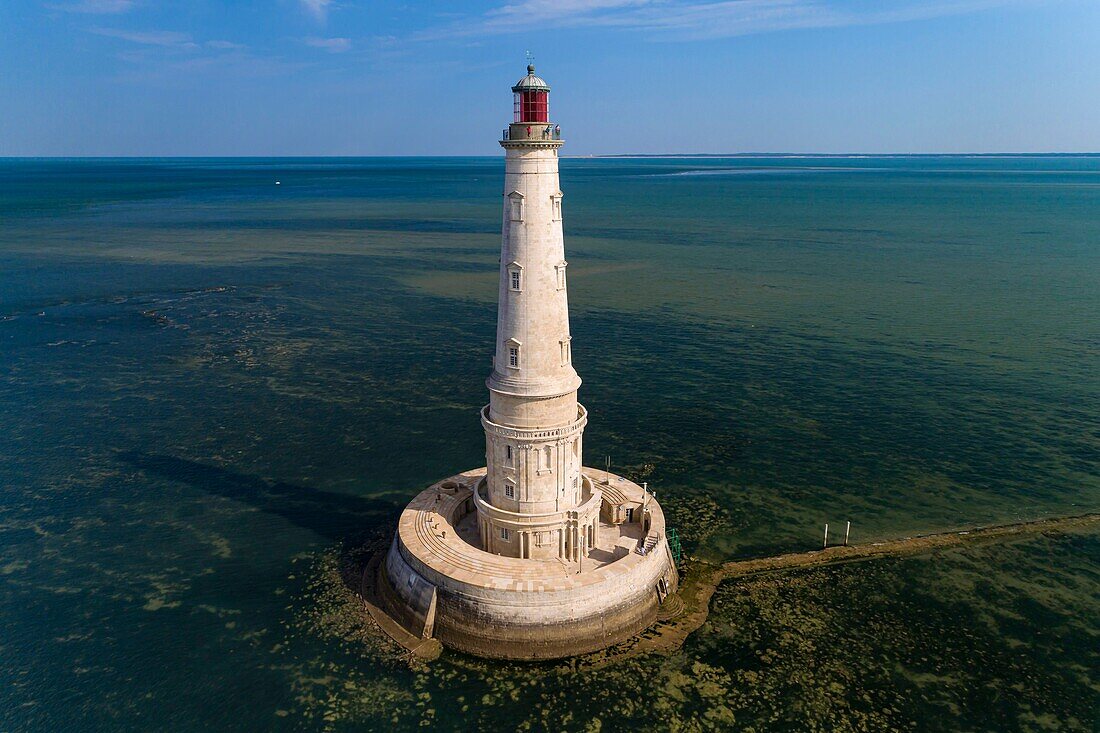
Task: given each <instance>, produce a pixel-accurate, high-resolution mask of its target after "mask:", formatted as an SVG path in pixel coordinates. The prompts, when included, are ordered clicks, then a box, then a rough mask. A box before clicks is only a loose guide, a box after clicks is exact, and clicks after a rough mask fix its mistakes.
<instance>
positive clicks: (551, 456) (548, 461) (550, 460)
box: [544, 446, 554, 471]
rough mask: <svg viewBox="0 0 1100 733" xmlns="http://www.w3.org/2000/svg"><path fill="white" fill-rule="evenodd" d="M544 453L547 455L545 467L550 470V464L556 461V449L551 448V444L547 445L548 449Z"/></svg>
mask: <svg viewBox="0 0 1100 733" xmlns="http://www.w3.org/2000/svg"><path fill="white" fill-rule="evenodd" d="M544 455H545V456H546V463H545V465H544V468H545V469H546V470H547V471H549V470H550V466H551V465H552V464H553V461H554V451H553V449H552V448H550V446H546V450H545V452H544Z"/></svg>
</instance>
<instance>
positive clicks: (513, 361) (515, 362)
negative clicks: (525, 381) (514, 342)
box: [508, 346, 519, 369]
mask: <svg viewBox="0 0 1100 733" xmlns="http://www.w3.org/2000/svg"><path fill="white" fill-rule="evenodd" d="M508 366H510V367H512V368H513V369H519V347H518V346H509V347H508Z"/></svg>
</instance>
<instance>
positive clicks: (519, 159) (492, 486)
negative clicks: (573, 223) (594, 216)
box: [477, 66, 601, 562]
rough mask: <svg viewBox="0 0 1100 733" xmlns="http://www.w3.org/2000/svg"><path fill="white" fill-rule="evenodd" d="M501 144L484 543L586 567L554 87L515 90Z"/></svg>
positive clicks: (596, 505) (590, 520)
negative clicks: (501, 184) (501, 188)
mask: <svg viewBox="0 0 1100 733" xmlns="http://www.w3.org/2000/svg"><path fill="white" fill-rule="evenodd" d="M512 92H513V94H514V110H513V121H512V123H511V124H510V125H509V126H508V128H507V129H506V130H505V134H504V136H503V137H504V139H502V140H501V141H500V144H501V147H503V148H504V151H505V158H504V191H503V195H502V198H503V206H502V210H503V211H502V217H501V247H500V283H499V288H498V293H497V299H498V300H497V303H498V305H497V330H496V344H495V353H494V356H493V370H492V373H491V374H490V375H489V378H488V380H486V385H487V386H488V388H489V404H488V405H486V406H485V408H484V409H483V410H482V415H481V424H482V426H483V427H484V429H485V460H486V466H487V470H488V474H487V482H486V483H487V494H486V497H485V500H484V501H478V503H477V507H478V522H479V527H480V531H481V538H482V546H483V547H484V548H485V549H487V550H488V551H489V552H493V553H495V554H498V555H507V556H510V557H520V558H561V559H563V560H566V561H570V562H579V561H580V558H581V557H582V556H583V554H584V553H585V551H586V549H588V548H591V547H592V546H593V545H594V543H595V534H596V532H597V531H598V521H599V510H600V498H601V497H600V495H599V492H598V490H597V491H595V492H585V491H584V490H583V489H584V486H583V483H582V476H581V467H582V465H583V464H582V462H581V451H582V444H581V436H582V433H583V431H584V426H585V423H586V422H587V415H586V413H585V410H584V407H582V406H581V405H580V404H578V402H577V388H578V387H580V384H581V380H580V377H578V376H577V371H576V369H574V368H573V358H572V348H571V336H570V333H569V298H568V278H567V277H566V268H567V267H568V262H567V261H566V259H565V242H564V237H563V234H562V192H561V186H560V184H559V181H558V149H559V148H561V146H562V141H561V135H560V128H558V127H557V126H555V125H553V124H552V123H551V122H550V117H549V97H550V86H549V85H548V84H547V83H546V82H544V81H543V80H542V79H540V78H539V77H538V76H536V75H535V67H534V66H528V67H527V76H525V77H523V78H522V79H520V80H519V81H518V82H517V83H516V84H515V86H513V87H512Z"/></svg>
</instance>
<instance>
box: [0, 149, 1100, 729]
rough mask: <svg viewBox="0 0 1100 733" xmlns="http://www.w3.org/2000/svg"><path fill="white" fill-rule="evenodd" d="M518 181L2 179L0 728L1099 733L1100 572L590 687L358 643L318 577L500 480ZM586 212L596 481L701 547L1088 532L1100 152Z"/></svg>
mask: <svg viewBox="0 0 1100 733" xmlns="http://www.w3.org/2000/svg"><path fill="white" fill-rule="evenodd" d="M502 174H503V171H502V161H501V160H499V159H480V158H469V159H461V158H444V159H423V158H409V159H399V158H394V159H288V160H283V159H278V160H257V159H183V160H181V159H166V160H145V159H143V160H132V159H125V160H5V161H0V478H2V480H3V484H2V491H0V552H2V554H0V631H2V633H0V655H2V658H3V659H4V664H3V665H2V666H0V690H2V692H0V729H3V730H9V729H10V730H56V729H83V730H88V729H140V730H147V729H150V728H153V729H172V730H199V729H216V730H255V729H257V728H272V727H285V728H287V729H295V730H297V729H303V728H305V729H314V728H318V729H321V728H326V727H327V728H333V729H378V728H396V729H406V728H414V727H417V726H418V725H419V724H420V723H422V722H427V723H430V724H432V725H433V726H435V727H437V728H441V729H445V730H446V729H459V728H463V727H467V726H473V725H480V726H481V727H490V728H495V729H510V728H512V727H516V726H518V725H520V724H523V723H524V722H525V721H526V723H527V724H528V725H529V726H530V727H532V728H534V729H539V728H550V729H556V730H559V729H568V730H573V729H577V730H583V729H585V728H586V727H589V728H591V727H592V726H594V725H595V723H594V721H595V720H596V719H599V721H600V724H601V725H602V726H603V728H604V729H610V730H617V729H624V730H625V729H630V730H639V729H648V728H661V729H664V728H669V727H675V726H677V725H679V726H681V727H683V728H684V729H688V730H691V729H708V727H714V728H729V727H730V726H731V725H734V726H736V725H737V723H736V721H741V723H742V724H743V725H746V726H748V725H754V726H757V729H758V730H761V729H763V730H766V729H785V730H806V729H808V728H810V727H811V725H812V723H811V722H810V721H821V720H831V721H834V722H833V724H831V725H829V726H826V727H827V728H829V729H832V730H842V729H845V726H851V727H853V728H855V727H857V724H859V723H860V721H862V722H863V724H864V725H865V727H867V729H883V727H894V728H896V729H901V730H909V729H912V730H957V729H963V728H965V729H988V730H1033V729H1038V728H1040V727H1041V726H1044V725H1045V726H1055V725H1060V726H1061V727H1062V728H1063V729H1067V730H1074V729H1079V730H1090V729H1095V726H1096V725H1097V723H1096V718H1095V715H1094V713H1093V712H1092V711H1094V710H1095V709H1097V707H1100V706H1098V705H1094V704H1093V703H1095V702H1097V696H1096V692H1095V681H1096V679H1097V669H1098V667H1097V657H1096V652H1095V651H1094V650H1093V649H1091V648H1090V647H1089V645H1090V643H1091V642H1090V640H1091V639H1094V638H1095V635H1096V634H1097V633H1100V627H1098V626H1097V621H1096V619H1097V618H1098V617H1100V607H1098V606H1097V598H1098V597H1100V579H1098V575H1100V570H1098V568H1100V558H1098V557H1097V554H1098V549H1097V544H1096V541H1095V538H1094V537H1086V538H1080V537H1067V538H1043V539H1041V540H1036V541H1034V542H1031V543H1022V544H1019V545H1013V546H1011V547H1006V548H1003V550H1002V551H996V552H994V551H990V552H986V551H984V550H983V551H982V552H977V551H971V552H970V553H969V554H967V553H961V554H956V555H953V556H951V557H950V558H948V559H947V560H944V561H942V562H940V563H939V564H937V563H936V562H932V564H931V565H929V563H928V562H926V561H923V560H922V561H918V560H909V561H898V562H895V563H890V564H886V565H875V566H863V567H861V569H837V570H833V571H829V572H830V573H834V574H836V576H835V577H834V576H832V575H822V576H814V577H812V578H810V579H808V580H807V579H803V580H800V581H798V582H794V583H792V584H790V585H784V586H782V587H773V586H769V585H767V584H763V585H747V586H736V585H734V586H727V587H724V589H723V591H722V592H720V593H719V594H718V596H716V601H715V608H714V616H713V617H712V619H711V621H710V622H708V625H707V626H706V627H704V629H703V630H701V631H700V632H699V633H698V634H697V635H696V636H694V637H693V639H692V640H691V642H689V645H688V647H686V648H685V650H684V651H683V652H682V653H681V654H679V655H677V656H676V657H674V658H672V659H652V660H640V661H636V662H632V663H631V664H632V665H633V666H630V667H628V668H617V669H605V670H602V671H600V672H598V673H597V672H585V671H583V670H580V671H575V670H571V669H570V668H568V667H560V666H555V665H546V666H543V667H520V668H516V667H510V666H507V665H485V664H481V663H478V662H474V661H472V660H469V659H465V658H462V657H456V656H451V655H449V656H447V657H445V658H444V660H442V661H441V662H440V663H438V664H437V665H435V666H433V667H432V668H431V669H429V670H422V671H418V672H417V671H410V670H409V669H407V667H405V666H403V665H401V664H400V663H399V662H395V661H393V660H392V659H391V658H390V655H391V652H389V651H387V650H386V648H385V646H384V645H379V644H377V643H376V642H374V641H372V640H371V639H369V638H367V637H369V634H364V632H363V629H361V628H360V627H359V626H357V624H358V621H357V620H356V619H357V617H356V614H355V613H354V610H355V609H354V602H353V599H351V598H350V597H349V596H348V595H347V594H346V593H344V591H346V590H347V589H346V588H343V586H342V585H341V584H340V583H339V577H338V576H339V573H338V572H337V570H336V569H335V568H334V567H333V563H334V562H335V560H334V558H336V557H337V554H336V553H335V550H334V548H336V547H337V546H339V545H341V544H342V545H343V546H345V547H347V546H354V545H355V544H357V543H358V542H361V541H362V540H363V539H364V538H370V537H373V536H375V535H376V534H377V533H380V532H384V530H385V528H386V527H387V526H388V523H389V522H390V521H392V519H393V517H394V516H395V513H396V512H397V511H399V510H400V507H401V506H403V505H404V503H405V501H407V500H408V498H409V497H411V496H412V495H413V494H414V493H415V492H416V491H417V490H418V489H419V488H421V487H423V486H424V485H426V484H428V483H429V482H431V481H433V480H435V479H437V478H439V477H441V476H445V475H449V474H451V473H454V472H455V471H457V470H461V469H465V468H469V467H472V466H475V465H478V464H479V462H480V461H481V459H482V453H483V450H484V447H483V437H482V436H481V434H480V427H479V424H478V420H477V414H476V411H477V409H478V407H479V406H480V405H481V404H482V403H483V402H484V401H485V390H484V385H483V380H484V377H485V375H486V373H487V371H488V366H489V365H488V362H489V356H490V353H491V341H492V338H493V333H494V322H495V313H494V303H493V298H494V297H495V294H496V288H495V277H496V263H497V257H498V248H499V230H498V227H499V208H498V207H499V205H500V187H501V180H502ZM276 181H279V185H275V182H276ZM562 188H563V190H564V191H565V196H566V198H565V224H566V248H567V252H568V258H569V261H570V299H571V303H572V306H573V314H574V315H573V326H574V344H575V350H574V358H575V361H576V364H577V367H578V370H579V371H580V373H581V375H582V377H583V378H584V379H585V385H584V387H583V388H582V394H581V399H582V401H584V403H585V404H586V405H587V407H588V408H589V410H590V411H591V415H592V417H591V424H590V427H589V428H588V430H587V431H586V450H587V451H588V462H589V463H590V464H600V463H602V457H603V456H604V455H610V456H611V457H612V462H613V465H614V466H616V467H618V468H619V469H621V470H623V471H626V472H631V473H634V474H636V475H640V474H643V473H644V474H645V475H646V476H647V477H648V480H649V481H650V482H651V485H654V486H656V488H657V491H658V495H659V497H660V498H661V499H662V503H664V504H666V505H667V506H668V507H669V511H670V514H671V516H672V517H673V520H674V522H675V523H676V524H677V526H678V527H679V528H680V530H681V534H682V535H683V537H684V540H685V545H686V547H687V549H688V550H689V551H690V552H692V553H695V554H697V555H700V556H702V557H706V558H709V559H712V560H717V559H724V558H729V557H736V556H743V555H748V554H755V553H769V552H775V551H780V550H791V549H799V548H808V547H811V546H813V545H814V544H815V543H816V542H817V541H818V537H819V533H820V531H821V525H822V524H823V523H824V522H826V521H830V522H836V523H841V522H843V521H845V520H849V519H850V520H852V522H853V539H854V540H855V541H873V540H874V539H876V538H879V537H888V536H889V537H892V536H897V535H906V534H911V533H916V532H923V531H932V530H937V529H946V528H952V527H961V526H969V525H975V524H986V523H991V522H999V521H1011V520H1017V519H1030V518H1035V517H1040V516H1054V515H1062V514H1076V513H1083V512H1086V511H1096V510H1097V509H1098V508H1100V158H1096V157H1037V156H1027V157H912V158H911V157H902V158H818V157H815V158H729V159H709V158H708V159H584V160H581V159H564V160H563V161H562ZM834 587H836V588H846V589H847V590H846V591H845V593H844V595H843V598H845V599H846V600H844V601H843V603H849V604H851V603H855V602H854V601H853V600H852V598H851V596H852V594H853V593H856V592H857V591H856V590H855V589H857V588H863V589H873V590H867V591H866V592H867V593H868V596H867V598H868V601H867V604H865V606H864V607H861V608H862V609H863V610H862V611H860V612H859V613H856V612H855V610H852V612H851V613H849V612H844V613H838V612H836V610H835V609H832V604H833V603H834V602H837V603H839V602H840V601H839V600H838V598H839V597H838V596H834V595H833V593H832V591H830V590H829V589H830V588H834ZM891 589H893V590H892V591H891ZM784 594H786V595H784ZM873 599H878V600H873ZM872 601H873V602H872ZM746 604H747V605H746ZM856 605H859V604H856ZM800 606H805V608H807V609H817V610H815V611H814V612H813V613H810V612H808V611H807V613H805V614H797V613H795V614H794V615H792V612H791V610H790V609H792V608H797V607H800ZM829 609H832V610H829ZM1006 609H1010V610H1006ZM823 619H825V620H823ZM928 619H934V620H935V623H936V624H938V626H936V627H935V631H934V632H932V631H929V630H927V629H924V627H923V626H922V624H924V623H925V622H926V621H927V620H928ZM823 624H824V625H823ZM952 624H954V625H952ZM899 629H911V630H912V634H913V636H912V638H910V639H909V640H908V641H905V640H904V639H901V638H900V636H899V634H900V632H899ZM922 629H924V630H922ZM777 630H779V631H777ZM780 631H785V633H786V635H784V634H783V633H780ZM944 638H946V639H954V640H956V641H953V642H950V643H948V642H940V641H937V642H936V643H943V644H946V646H947V647H950V650H948V649H946V648H945V649H940V651H939V652H938V653H937V655H935V658H936V659H938V660H939V661H937V662H935V663H934V664H933V663H931V662H927V661H926V662H925V663H924V664H925V666H924V667H921V664H922V663H921V661H920V658H921V656H922V655H919V654H918V655H917V656H916V657H913V654H915V653H916V652H915V651H914V650H915V649H919V648H921V647H922V646H925V645H928V644H932V643H933V640H942V639H944ZM899 639H900V640H899ZM824 646H827V647H828V648H830V649H836V650H844V649H848V650H849V651H846V652H845V651H836V652H835V655H836V656H835V658H833V661H832V662H830V665H831V666H830V667H829V670H830V671H829V672H828V674H825V673H822V674H819V675H813V674H810V675H805V674H801V673H800V674H798V675H795V674H794V673H793V671H792V670H795V669H803V670H804V669H805V668H806V660H807V659H810V658H820V649H821V648H822V647H824ZM1092 646H1095V645H1092ZM761 649H764V650H765V651H764V652H763V653H764V654H765V655H766V656H768V658H769V659H773V658H774V660H773V662H770V663H769V665H766V666H768V668H769V669H771V670H772V671H771V672H770V673H768V672H766V671H765V670H763V668H762V667H760V666H759V665H760V662H759V654H758V652H760V651H761ZM768 650H770V651H768ZM856 650H858V653H857V652H856ZM959 650H964V651H965V650H970V652H971V653H972V655H973V654H980V655H981V656H982V658H983V659H986V660H987V663H986V664H985V665H984V666H981V668H980V669H979V668H976V667H974V666H973V664H972V663H968V662H966V661H965V657H966V655H965V654H964V653H962V652H960V651H959ZM924 656H926V657H927V655H924ZM968 665H969V666H968ZM783 670H787V671H783ZM881 670H895V672H893V673H890V674H884V673H880V671H881ZM1066 670H1070V671H1069V672H1067V671H1066ZM749 672H752V673H753V675H755V676H752V675H748V673H749ZM1018 689H1027V690H1029V691H1030V692H1029V693H1028V695H1026V696H1022V697H1021V696H1020V695H1019V694H1017V693H1014V692H1013V690H1018ZM753 690H756V692H752V691H753ZM982 690H997V691H998V692H997V693H996V696H995V699H994V697H993V696H991V695H992V694H991V695H984V696H983V694H982V692H981V691H982ZM624 691H628V692H627V693H626V694H624ZM868 699H869V700H870V701H871V702H867V701H866V700H868ZM643 700H645V701H647V702H645V704H642V702H641V701H643ZM891 709H896V710H897V711H898V712H897V714H894V713H889V710H891ZM882 715H886V717H881V716H882ZM731 716H732V720H734V721H735V722H733V723H731V722H730V718H731ZM861 716H863V717H861ZM876 716H878V717H876Z"/></svg>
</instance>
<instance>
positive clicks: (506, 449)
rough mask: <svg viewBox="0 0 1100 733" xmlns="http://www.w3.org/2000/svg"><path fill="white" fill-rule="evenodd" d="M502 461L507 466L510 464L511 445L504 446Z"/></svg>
mask: <svg viewBox="0 0 1100 733" xmlns="http://www.w3.org/2000/svg"><path fill="white" fill-rule="evenodd" d="M504 463H505V465H508V466H511V465H512V446H510V445H506V446H504Z"/></svg>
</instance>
